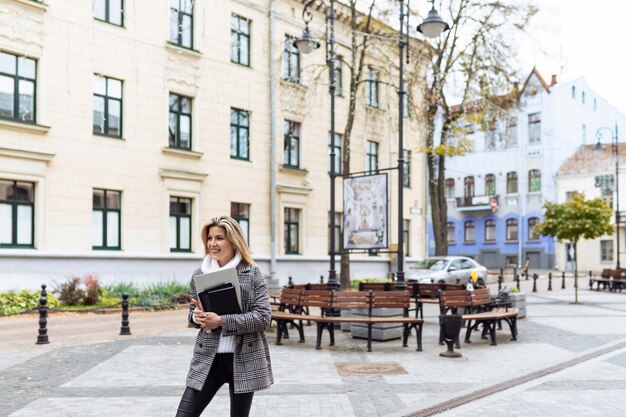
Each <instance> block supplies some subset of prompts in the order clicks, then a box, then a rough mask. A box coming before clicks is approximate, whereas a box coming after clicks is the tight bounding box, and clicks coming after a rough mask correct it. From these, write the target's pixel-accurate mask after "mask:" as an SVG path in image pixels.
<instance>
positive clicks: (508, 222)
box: [505, 219, 519, 242]
mask: <svg viewBox="0 0 626 417" xmlns="http://www.w3.org/2000/svg"><path fill="white" fill-rule="evenodd" d="M513 227H515V238H511V237H510V235H511V234H512V233H513V230H512V228H513ZM505 240H506V241H507V242H517V241H519V227H518V221H517V219H507V220H506V233H505Z"/></svg>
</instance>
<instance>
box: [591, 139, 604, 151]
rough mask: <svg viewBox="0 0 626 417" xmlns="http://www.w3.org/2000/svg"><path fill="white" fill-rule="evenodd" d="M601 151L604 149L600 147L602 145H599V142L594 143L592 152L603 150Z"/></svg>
mask: <svg viewBox="0 0 626 417" xmlns="http://www.w3.org/2000/svg"><path fill="white" fill-rule="evenodd" d="M603 149H604V148H603V147H602V144H601V143H600V141H598V142H597V143H596V146H594V147H593V150H594V151H601V150H603Z"/></svg>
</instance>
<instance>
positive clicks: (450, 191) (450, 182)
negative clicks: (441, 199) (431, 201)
mask: <svg viewBox="0 0 626 417" xmlns="http://www.w3.org/2000/svg"><path fill="white" fill-rule="evenodd" d="M445 191H446V198H454V178H446V190H445Z"/></svg>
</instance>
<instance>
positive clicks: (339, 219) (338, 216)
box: [328, 211, 343, 253]
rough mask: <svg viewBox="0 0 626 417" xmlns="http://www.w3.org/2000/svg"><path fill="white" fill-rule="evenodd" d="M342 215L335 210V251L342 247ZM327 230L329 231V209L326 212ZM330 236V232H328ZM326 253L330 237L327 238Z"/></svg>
mask: <svg viewBox="0 0 626 417" xmlns="http://www.w3.org/2000/svg"><path fill="white" fill-rule="evenodd" d="M342 221H343V220H342V216H341V213H340V212H335V252H337V251H338V250H340V249H341V248H342V247H343V240H342V239H341V237H342V233H341V224H342ZM328 231H329V233H330V211H329V212H328ZM329 236H330V234H329ZM328 253H330V239H328Z"/></svg>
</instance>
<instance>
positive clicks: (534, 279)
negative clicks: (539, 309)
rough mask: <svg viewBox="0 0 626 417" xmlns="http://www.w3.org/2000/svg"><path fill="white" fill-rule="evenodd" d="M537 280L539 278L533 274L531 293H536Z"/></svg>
mask: <svg viewBox="0 0 626 417" xmlns="http://www.w3.org/2000/svg"><path fill="white" fill-rule="evenodd" d="M537 278H539V275H537V274H533V292H537Z"/></svg>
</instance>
